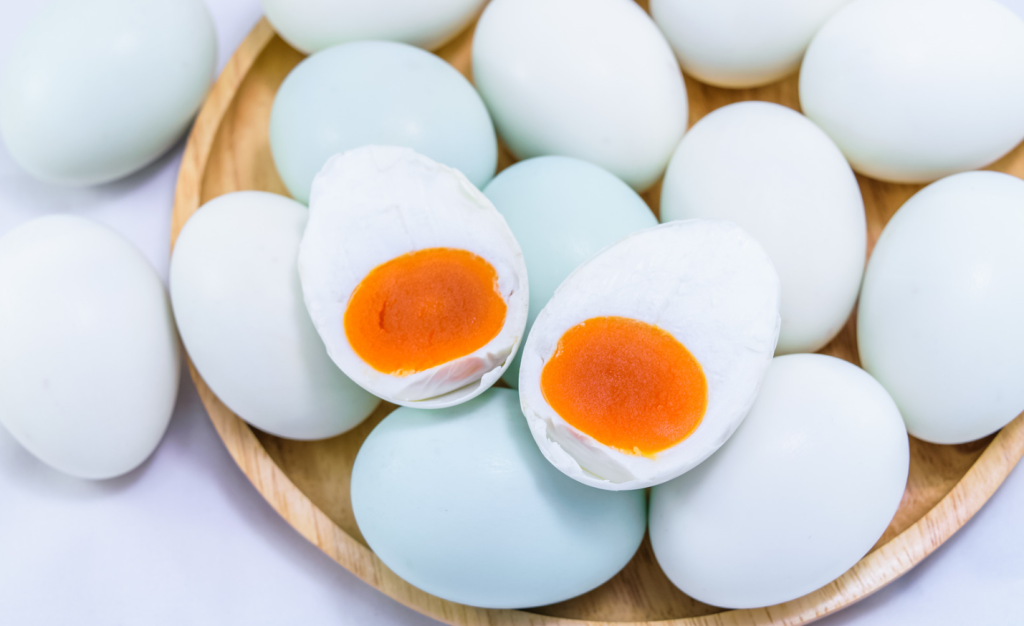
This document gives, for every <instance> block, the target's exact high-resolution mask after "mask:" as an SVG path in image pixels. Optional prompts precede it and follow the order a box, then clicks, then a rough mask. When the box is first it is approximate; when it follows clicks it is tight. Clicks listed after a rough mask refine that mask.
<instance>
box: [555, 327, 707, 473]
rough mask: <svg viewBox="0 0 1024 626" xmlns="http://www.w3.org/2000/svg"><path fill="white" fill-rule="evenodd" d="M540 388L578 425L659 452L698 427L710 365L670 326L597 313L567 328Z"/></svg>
mask: <svg viewBox="0 0 1024 626" xmlns="http://www.w3.org/2000/svg"><path fill="white" fill-rule="evenodd" d="M540 389H541V393H543V394H544V399H545V400H547V402H548V404H550V405H551V408H552V409H554V410H555V411H556V412H557V413H558V414H559V415H560V416H561V417H562V419H564V420H565V421H566V422H568V423H569V424H571V425H572V426H573V427H574V428H576V429H577V430H579V431H581V432H584V433H586V434H588V435H590V436H591V437H593V438H594V439H596V440H597V441H599V442H601V443H603V444H604V445H606V446H610V447H613V448H617V449H619V450H621V451H622V452H626V453H631V454H640V455H644V456H651V455H654V454H655V453H657V452H661V451H662V450H665V449H667V448H671V447H672V446H674V445H676V444H677V443H679V442H680V441H682V440H684V439H686V438H687V437H689V436H690V434H692V433H693V431H694V430H696V429H697V426H699V425H700V422H701V420H702V419H703V418H704V411H705V410H706V409H707V406H708V383H707V379H706V378H705V377H704V369H703V368H702V367H701V366H700V363H698V362H697V359H695V358H694V357H693V355H692V354H690V351H689V350H687V349H686V347H685V346H684V345H683V344H681V343H679V341H678V340H676V338H675V337H673V336H672V335H671V334H669V333H668V332H666V331H664V330H662V329H660V328H658V327H657V326H654V325H653V324H648V323H646V322H641V321H639V320H634V319H629V318H625V317H593V318H591V319H588V320H587V321H585V322H583V323H581V324H578V325H576V326H573V327H572V328H570V329H569V330H567V331H566V332H565V334H564V335H562V338H561V339H559V340H558V346H557V347H556V348H555V354H554V356H552V357H551V359H550V360H549V361H548V362H547V363H546V364H545V365H544V369H543V370H542V371H541V375H540Z"/></svg>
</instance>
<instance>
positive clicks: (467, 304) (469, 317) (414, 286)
mask: <svg viewBox="0 0 1024 626" xmlns="http://www.w3.org/2000/svg"><path fill="white" fill-rule="evenodd" d="M506 309H507V306H506V304H505V300H504V298H502V297H501V293H500V292H499V291H498V273H497V272H496V271H495V269H494V267H493V266H491V264H490V263H488V262H487V261H485V260H484V259H483V258H482V257H479V256H477V255H475V254H473V253H472V252H469V251H467V250H459V249H456V248H426V249H424V250H418V251H416V252H410V253H408V254H403V255H402V256H400V257H396V258H394V259H391V260H390V261H388V262H387V263H383V264H381V265H378V266H377V267H375V268H373V269H372V270H371V271H370V273H369V274H367V275H366V278H364V279H363V280H362V282H360V283H359V285H358V286H356V288H355V291H353V292H352V297H351V298H350V299H349V303H348V309H346V311H345V335H346V336H347V337H348V341H349V344H350V345H351V346H352V349H353V350H355V353H356V354H358V355H359V357H360V358H361V359H362V360H363V361H365V362H366V363H367V364H368V365H369V366H370V367H372V368H373V369H375V370H377V371H378V372H382V373H384V374H393V375H396V376H406V375H408V374H413V373H416V372H422V371H423V370H427V369H430V368H431V367H434V366H437V365H441V364H442V363H447V362H449V361H452V360H454V359H457V358H459V357H462V356H466V355H467V354H471V353H473V352H475V351H476V350H478V349H480V348H482V347H484V346H485V345H487V342H489V341H490V340H491V339H494V338H495V337H496V336H497V335H498V333H499V332H500V331H501V328H502V326H503V325H504V324H505V311H506Z"/></svg>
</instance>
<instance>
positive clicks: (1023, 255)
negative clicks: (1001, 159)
mask: <svg viewBox="0 0 1024 626" xmlns="http://www.w3.org/2000/svg"><path fill="white" fill-rule="evenodd" d="M1021 311H1024V181H1021V180H1020V179H1019V178H1015V177H1013V176H1009V175H1007V174H1000V173H996V172H965V173H963V174H956V175H954V176H950V177H948V178H944V179H942V180H940V181H938V182H935V183H932V184H931V185H929V186H927V187H925V188H924V189H922V190H921V191H919V192H918V193H917V194H916V195H914V196H913V197H912V198H910V200H908V201H907V202H906V203H905V204H904V205H903V206H902V207H901V208H900V209H899V210H898V211H896V214H895V215H894V216H893V217H892V219H891V220H889V223H888V224H887V225H886V227H885V230H883V231H882V235H881V236H880V237H879V238H878V242H877V244H876V245H875V249H874V251H873V252H872V254H871V260H870V261H869V262H868V269H867V271H866V272H865V274H864V287H863V289H862V290H861V296H860V305H859V306H858V310H857V345H858V347H859V349H860V358H861V363H863V365H864V369H866V370H867V371H869V372H871V374H872V375H873V376H874V377H875V378H877V379H878V381H879V382H880V383H882V385H884V386H885V388H886V389H888V390H889V393H891V394H892V397H893V399H894V400H896V404H898V405H899V407H900V411H901V412H902V413H903V419H904V420H905V421H906V423H907V430H908V431H910V434H911V435H913V436H915V437H917V438H919V439H924V440H925V441H931V442H934V443H945V444H955V443H964V442H967V441H972V440H974V439H978V438H981V437H984V436H985V435H988V434H991V433H992V432H994V431H996V430H998V429H999V428H1002V427H1003V426H1004V425H1005V424H1006V423H1008V422H1009V421H1010V420H1012V419H1013V418H1014V417H1016V416H1017V415H1018V414H1019V413H1020V412H1021V411H1024V383H1022V381H1024V324H1021Z"/></svg>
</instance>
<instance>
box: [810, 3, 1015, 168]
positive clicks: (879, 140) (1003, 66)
mask: <svg viewBox="0 0 1024 626" xmlns="http://www.w3.org/2000/svg"><path fill="white" fill-rule="evenodd" d="M800 106H801V108H802V109H803V112H804V114H805V115H807V117H809V118H810V119H811V120H812V121H814V122H815V123H816V124H818V126H820V127H821V128H822V129H823V130H824V131H825V132H826V133H828V135H829V136H830V137H832V139H833V140H834V141H835V142H836V144H837V145H838V146H839V148H840V149H841V150H842V151H843V153H844V154H845V155H846V158H847V159H849V161H850V164H851V165H853V169H855V170H857V171H858V172H860V173H861V174H865V175H867V176H871V177H874V178H879V179H882V180H888V181H894V182H904V183H911V182H928V181H932V180H935V179H937V178H941V177H942V176H947V175H949V174H954V173H956V172H963V171H966V170H972V169H977V168H980V167H983V166H985V165H987V164H989V163H991V162H993V161H995V160H996V159H998V158H999V157H1001V156H1002V155H1004V154H1006V153H1007V152H1009V151H1010V149H1012V148H1013V147H1014V146H1015V145H1017V144H1018V143H1020V141H1021V139H1024V20H1021V19H1020V18H1019V17H1017V16H1016V15H1015V14H1014V13H1013V11H1011V10H1010V9H1008V8H1006V7H1005V6H1002V5H1000V4H999V3H998V2H995V0H859V1H858V2H854V3H853V4H851V5H849V6H848V7H846V8H845V9H843V10H841V11H840V12H839V13H837V14H836V15H835V16H834V17H833V18H832V19H830V20H829V21H828V22H827V23H826V24H825V26H824V27H822V29H821V30H820V31H819V32H818V34H817V35H815V37H814V40H813V41H812V42H811V45H810V47H809V48H808V49H807V54H806V55H805V57H804V61H803V65H802V67H801V70H800Z"/></svg>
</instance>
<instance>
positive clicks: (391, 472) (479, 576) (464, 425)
mask: <svg viewBox="0 0 1024 626" xmlns="http://www.w3.org/2000/svg"><path fill="white" fill-rule="evenodd" d="M352 510H353V512H354V513H355V517H356V522H357V523H358V524H359V530H360V531H361V532H362V533H363V537H364V538H365V539H366V542H367V543H368V544H369V545H370V548H372V549H373V551H374V552H375V553H376V554H377V556H378V557H380V559H381V560H382V561H384V564H385V565H387V566H388V567H389V568H391V570H392V571H394V572H395V573H396V574H398V575H399V576H401V577H402V578H404V579H405V580H406V581H408V582H409V583H411V584H413V585H415V586H417V587H419V588H420V589H423V590H424V591H426V592H428V593H432V594H434V595H436V596H439V597H441V598H444V599H446V600H451V601H453V602H459V603H462V604H470V605H473V606H481V607H487V608H521V607H529V606H539V605H544V604H550V603H553V602H560V601H562V600H567V599H569V598H572V597H574V596H577V595H579V594H582V593H586V592H587V591H590V590H591V589H593V588H595V587H597V586H598V585H600V584H602V583H604V582H605V581H607V580H608V579H609V578H611V577H612V576H614V575H615V574H616V573H617V572H618V571H619V570H620V569H622V568H623V567H624V566H625V565H626V563H627V562H629V560H630V559H631V558H632V557H633V554H634V553H635V552H636V550H637V548H638V547H639V546H640V541H641V540H642V539H643V536H644V531H645V530H646V525H647V499H646V495H645V493H644V491H643V490H637V491H605V490H602V489H594V488H592V487H588V486H586V485H583V484H581V483H578V482H576V481H575V480H573V479H571V478H569V477H567V476H565V475H564V474H562V473H561V472H559V471H558V470H557V469H555V467H554V466H552V465H551V464H550V463H548V462H547V460H545V458H544V456H543V455H542V454H541V452H540V450H539V449H538V448H537V445H536V444H535V443H534V442H533V438H532V437H531V436H530V431H529V429H528V427H527V425H526V420H524V419H523V415H522V412H521V411H520V408H519V394H518V393H516V392H515V391H513V390H511V389H490V390H488V391H486V392H484V393H483V394H482V395H480V396H478V397H476V398H474V399H473V400H470V401H469V402H466V403H465V404H460V405H458V406H454V407H450V408H446V409H436V410H425V409H410V408H400V409H398V410H397V411H395V412H394V413H392V414H391V415H389V416H388V417H387V418H385V419H384V421H383V422H381V423H380V424H379V425H378V426H377V427H376V428H375V429H374V430H373V432H372V433H370V436H369V438H367V440H366V441H365V442H364V443H363V447H362V448H361V449H360V450H359V456H358V457H356V463H355V467H354V468H353V470H352Z"/></svg>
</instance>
